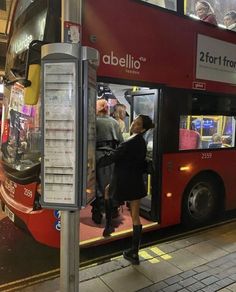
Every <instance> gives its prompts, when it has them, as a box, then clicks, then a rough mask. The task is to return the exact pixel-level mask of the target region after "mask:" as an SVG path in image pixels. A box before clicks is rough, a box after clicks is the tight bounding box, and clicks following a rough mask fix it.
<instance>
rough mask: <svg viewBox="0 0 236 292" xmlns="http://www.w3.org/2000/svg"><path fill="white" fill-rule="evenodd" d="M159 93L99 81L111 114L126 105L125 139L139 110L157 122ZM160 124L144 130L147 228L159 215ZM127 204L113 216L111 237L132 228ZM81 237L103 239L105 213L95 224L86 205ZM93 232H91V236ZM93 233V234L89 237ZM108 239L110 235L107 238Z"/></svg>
mask: <svg viewBox="0 0 236 292" xmlns="http://www.w3.org/2000/svg"><path fill="white" fill-rule="evenodd" d="M157 97H158V90H150V89H149V88H137V87H133V86H127V85H116V84H104V83H99V84H98V99H102V98H104V99H106V100H107V101H108V104H109V113H110V115H111V116H112V114H113V110H114V106H115V105H116V104H124V105H125V106H126V121H125V122H126V125H127V131H126V132H125V133H123V136H124V140H125V139H127V138H128V137H129V135H130V134H129V131H128V129H129V125H130V124H131V122H132V120H133V119H134V118H135V117H136V116H137V115H139V114H144V115H148V116H150V118H151V119H152V120H153V122H154V124H155V125H156V124H157V123H156V120H157V112H156V111H157ZM156 132H157V128H155V129H152V130H150V131H148V132H146V133H145V137H144V138H145V140H146V143H147V160H148V165H149V167H148V173H146V174H144V179H145V184H146V188H147V196H146V197H145V198H144V199H142V202H141V210H140V216H141V222H142V225H143V227H144V230H145V229H146V230H148V229H149V228H152V227H153V226H154V225H155V226H157V223H156V221H157V218H158V212H157V209H158V205H159V204H158V201H157V190H156V188H155V185H156V179H155V178H156V173H155V171H156V168H155V167H154V165H155V164H156V155H154V153H156V144H157V143H156V137H157V134H156ZM129 212H130V211H129V207H128V204H126V205H124V206H122V207H120V210H119V216H118V217H117V218H114V219H113V225H114V227H115V232H114V233H112V235H111V238H110V239H113V238H116V237H123V236H125V234H127V235H128V234H129V233H130V232H131V231H132V220H131V217H130V214H129ZM80 222H81V228H80V229H81V237H80V238H81V239H83V238H84V235H85V234H87V236H86V237H87V239H86V240H85V241H83V240H82V245H83V244H88V243H91V244H93V243H95V242H98V241H101V240H103V237H102V232H103V229H104V225H105V215H104V216H103V218H102V222H101V224H95V223H94V222H93V221H92V214H91V206H87V207H86V208H85V209H84V210H82V211H81V219H80ZM89 234H90V236H88V235H89ZM88 237H90V238H88ZM106 239H107V238H106Z"/></svg>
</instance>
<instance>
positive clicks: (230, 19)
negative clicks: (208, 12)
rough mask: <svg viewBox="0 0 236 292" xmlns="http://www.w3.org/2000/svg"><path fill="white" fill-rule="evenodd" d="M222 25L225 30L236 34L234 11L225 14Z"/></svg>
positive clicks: (235, 15)
mask: <svg viewBox="0 0 236 292" xmlns="http://www.w3.org/2000/svg"><path fill="white" fill-rule="evenodd" d="M224 25H225V26H226V28H227V29H230V30H233V31H235V32H236V11H233V10H232V11H229V12H227V13H226V14H225V17H224Z"/></svg>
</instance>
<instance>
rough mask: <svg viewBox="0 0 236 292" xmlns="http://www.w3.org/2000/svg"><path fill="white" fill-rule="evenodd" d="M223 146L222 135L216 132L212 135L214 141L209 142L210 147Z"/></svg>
mask: <svg viewBox="0 0 236 292" xmlns="http://www.w3.org/2000/svg"><path fill="white" fill-rule="evenodd" d="M221 147H222V138H221V135H220V134H218V133H215V134H213V135H212V143H210V144H209V148H221Z"/></svg>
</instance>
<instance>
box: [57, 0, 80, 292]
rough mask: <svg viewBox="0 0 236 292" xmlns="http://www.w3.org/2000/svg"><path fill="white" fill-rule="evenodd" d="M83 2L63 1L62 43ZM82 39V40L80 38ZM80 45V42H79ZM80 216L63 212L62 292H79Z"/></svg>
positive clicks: (78, 0) (76, 213)
mask: <svg viewBox="0 0 236 292" xmlns="http://www.w3.org/2000/svg"><path fill="white" fill-rule="evenodd" d="M81 3H82V0H70V1H68V0H62V1H61V5H62V18H61V19H62V21H61V42H65V41H68V40H66V36H65V33H66V27H65V23H66V22H68V23H70V24H75V25H76V24H77V25H78V29H80V26H81V15H82V4H81ZM80 39H81V38H80ZM78 45H80V42H79V41H78ZM79 215H80V212H79V210H78V211H61V244H60V248H61V249H60V291H61V292H77V291H79Z"/></svg>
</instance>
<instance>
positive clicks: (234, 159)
mask: <svg viewBox="0 0 236 292" xmlns="http://www.w3.org/2000/svg"><path fill="white" fill-rule="evenodd" d="M228 165H230V166H231V167H230V168H229V167H228ZM181 167H187V169H186V170H182V171H181V170H180V168H181ZM235 167H236V151H235V150H231V151H224V150H222V149H221V150H220V151H209V150H207V149H206V150H202V151H196V152H185V153H184V152H181V153H170V154H164V155H163V165H162V200H161V226H162V227H164V226H168V225H174V224H177V223H180V219H181V207H182V198H183V194H184V191H185V189H186V187H187V185H188V184H189V182H190V181H191V180H192V179H193V178H194V177H196V176H197V175H198V174H200V173H202V172H205V171H207V172H210V173H215V174H217V175H218V176H219V177H220V178H221V179H222V181H223V182H224V189H225V197H227V199H226V200H225V209H226V210H231V209H234V208H236V196H235V191H234V190H235V189H236V180H235V173H234V172H232V169H234V168H235ZM167 194H171V195H172V196H171V197H168V195H167ZM222 195H223V194H222Z"/></svg>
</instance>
